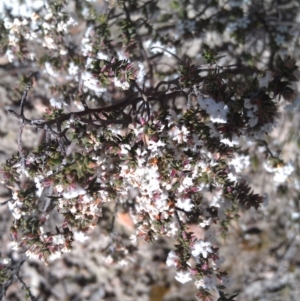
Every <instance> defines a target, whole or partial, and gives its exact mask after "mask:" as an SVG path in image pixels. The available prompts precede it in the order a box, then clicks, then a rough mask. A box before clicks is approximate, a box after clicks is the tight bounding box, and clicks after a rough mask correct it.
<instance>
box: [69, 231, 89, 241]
mask: <svg viewBox="0 0 300 301" xmlns="http://www.w3.org/2000/svg"><path fill="white" fill-rule="evenodd" d="M73 233H74V239H75V240H77V241H80V242H85V241H86V240H87V239H89V237H88V236H86V235H85V233H84V232H82V231H79V232H77V231H74V232H73Z"/></svg>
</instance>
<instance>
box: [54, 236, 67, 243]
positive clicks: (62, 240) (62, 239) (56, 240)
mask: <svg viewBox="0 0 300 301" xmlns="http://www.w3.org/2000/svg"><path fill="white" fill-rule="evenodd" d="M52 239H53V243H54V244H56V245H63V244H64V243H65V241H66V240H65V237H64V236H63V235H61V234H58V235H55V236H53V237H52Z"/></svg>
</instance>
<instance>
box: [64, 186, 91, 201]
mask: <svg viewBox="0 0 300 301" xmlns="http://www.w3.org/2000/svg"><path fill="white" fill-rule="evenodd" d="M84 194H86V190H84V189H82V188H81V187H80V186H77V187H75V188H70V189H69V191H65V192H63V197H64V198H65V199H74V198H77V197H78V196H80V195H84Z"/></svg>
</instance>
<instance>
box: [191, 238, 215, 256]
mask: <svg viewBox="0 0 300 301" xmlns="http://www.w3.org/2000/svg"><path fill="white" fill-rule="evenodd" d="M212 252H213V250H212V248H211V243H210V242H207V241H203V240H199V241H197V242H195V244H194V246H193V248H192V255H193V256H194V257H197V256H199V255H200V254H201V255H202V256H203V257H204V258H207V255H208V253H212Z"/></svg>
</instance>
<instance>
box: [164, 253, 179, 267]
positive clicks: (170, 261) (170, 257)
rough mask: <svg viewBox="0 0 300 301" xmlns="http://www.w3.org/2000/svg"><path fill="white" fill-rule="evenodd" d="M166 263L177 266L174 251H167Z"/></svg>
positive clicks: (177, 260) (176, 257)
mask: <svg viewBox="0 0 300 301" xmlns="http://www.w3.org/2000/svg"><path fill="white" fill-rule="evenodd" d="M166 264H167V266H169V267H177V266H178V265H179V257H178V256H177V255H176V253H175V252H174V251H170V252H169V254H168V257H167V261H166Z"/></svg>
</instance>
